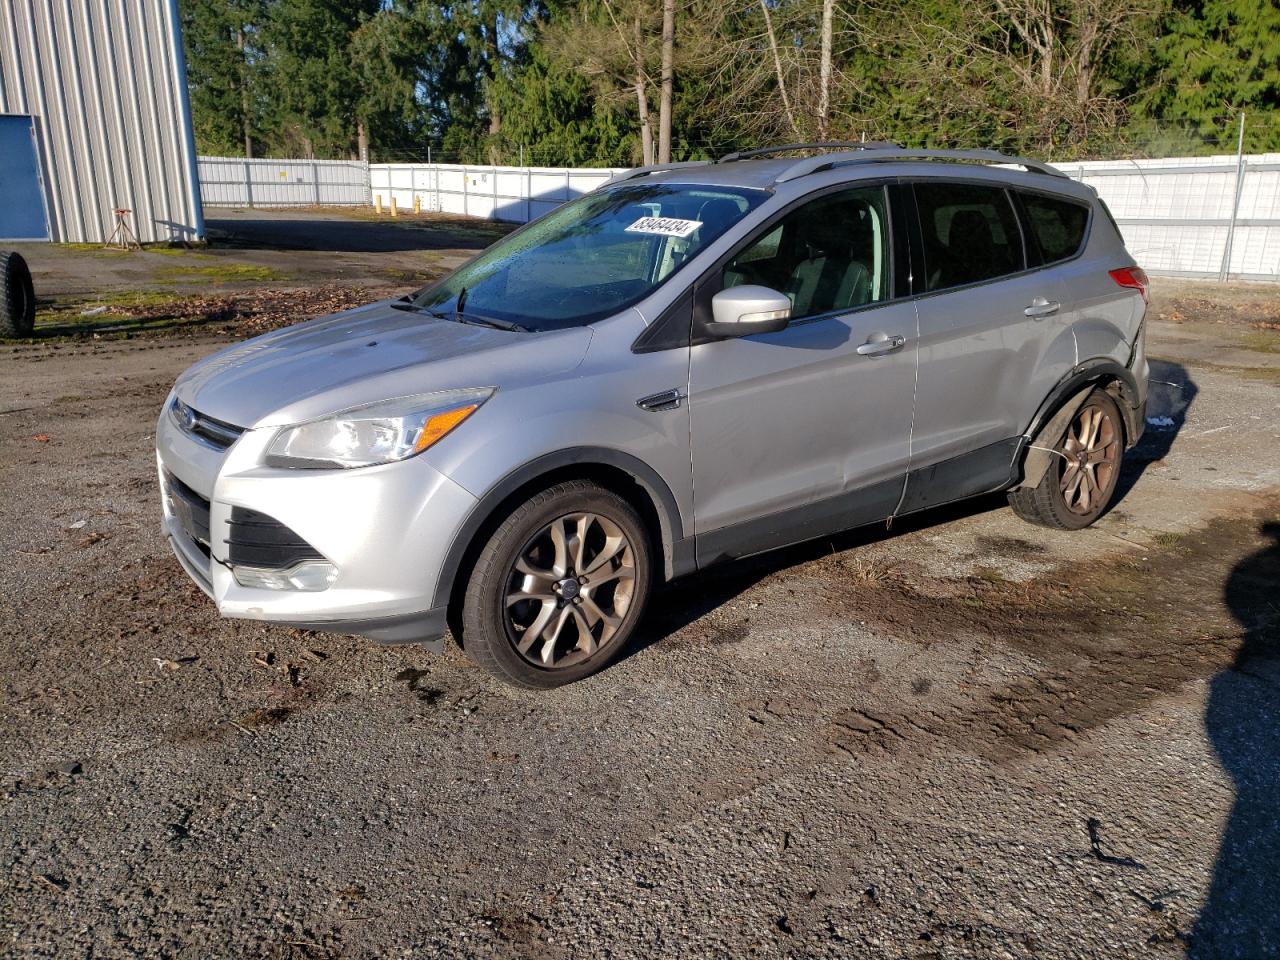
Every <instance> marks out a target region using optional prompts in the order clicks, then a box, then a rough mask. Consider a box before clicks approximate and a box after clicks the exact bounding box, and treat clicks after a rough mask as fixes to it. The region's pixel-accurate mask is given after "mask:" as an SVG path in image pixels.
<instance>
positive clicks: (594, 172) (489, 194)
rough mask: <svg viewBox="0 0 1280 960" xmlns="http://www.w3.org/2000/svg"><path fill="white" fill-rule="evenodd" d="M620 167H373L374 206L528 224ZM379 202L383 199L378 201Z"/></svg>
mask: <svg viewBox="0 0 1280 960" xmlns="http://www.w3.org/2000/svg"><path fill="white" fill-rule="evenodd" d="M622 169H624V168H618V169H610V168H607V167H591V168H573V167H484V166H462V165H456V164H447V163H435V164H426V163H413V164H402V163H374V164H370V166H369V177H370V186H369V192H370V193H371V194H372V195H373V197H372V201H371V202H373V203H378V202H381V203H382V204H383V205H384V206H388V207H389V206H390V205H391V201H392V200H393V199H394V200H395V203H396V206H397V207H398V208H399V209H401V210H412V209H413V206H414V200H415V199H416V200H417V201H418V203H419V204H420V206H421V208H422V209H423V210H428V211H432V212H436V213H460V214H464V215H466V216H471V217H486V218H489V219H493V220H509V221H512V222H514V223H528V222H529V221H530V220H534V219H536V218H538V217H540V216H542V215H543V214H544V213H546V212H547V211H548V210H554V209H555V208H556V207H558V206H560V204H562V203H564V202H565V201H566V200H572V199H573V198H574V197H580V196H582V195H583V194H584V193H590V192H591V191H592V190H594V189H595V188H596V187H598V186H600V185H601V184H602V183H604V182H605V181H606V180H608V179H609V178H610V177H612V176H614V175H615V174H617V173H621V172H622ZM379 198H381V199H380V200H379Z"/></svg>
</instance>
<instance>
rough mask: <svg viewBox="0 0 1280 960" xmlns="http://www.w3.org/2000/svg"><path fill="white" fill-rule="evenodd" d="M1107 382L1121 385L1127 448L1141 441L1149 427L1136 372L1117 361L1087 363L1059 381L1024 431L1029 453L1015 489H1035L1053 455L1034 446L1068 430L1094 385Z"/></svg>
mask: <svg viewBox="0 0 1280 960" xmlns="http://www.w3.org/2000/svg"><path fill="white" fill-rule="evenodd" d="M1104 379H1107V380H1112V381H1113V382H1114V383H1116V384H1117V385H1118V390H1117V391H1116V393H1118V396H1117V397H1116V400H1117V404H1116V405H1117V406H1118V407H1119V408H1120V416H1121V417H1122V418H1123V419H1124V436H1125V446H1126V447H1132V446H1133V445H1134V444H1135V443H1137V442H1138V440H1139V438H1141V436H1142V430H1143V427H1145V426H1146V424H1145V422H1144V420H1143V415H1142V410H1141V408H1140V405H1139V403H1138V396H1139V393H1138V381H1137V378H1136V377H1134V375H1133V371H1132V370H1130V369H1129V368H1128V367H1123V366H1121V365H1120V364H1119V363H1117V362H1116V361H1115V360H1109V359H1105V358H1099V359H1097V360H1087V361H1085V362H1084V363H1082V364H1079V365H1077V366H1076V367H1075V369H1073V370H1072V371H1071V372H1070V373H1068V374H1067V375H1066V376H1065V377H1063V378H1062V379H1061V380H1059V381H1058V384H1057V386H1055V387H1054V388H1053V390H1051V391H1050V392H1049V396H1048V397H1046V398H1045V400H1044V402H1043V403H1042V404H1040V408H1039V409H1038V410H1037V411H1036V414H1035V416H1034V417H1032V418H1031V423H1030V425H1029V426H1028V427H1027V429H1026V430H1025V431H1024V432H1023V436H1024V437H1025V438H1026V440H1027V447H1026V449H1027V454H1026V456H1025V458H1024V459H1023V462H1022V480H1021V481H1020V482H1019V483H1018V484H1017V485H1016V486H1018V487H1034V486H1036V485H1037V484H1038V483H1039V482H1040V479H1041V478H1042V477H1043V476H1044V472H1045V471H1046V470H1047V469H1049V462H1050V460H1051V459H1052V456H1053V455H1052V454H1051V453H1048V452H1047V451H1045V450H1042V449H1036V448H1035V447H1034V446H1032V444H1034V442H1035V440H1036V439H1037V438H1038V437H1040V436H1041V435H1049V436H1052V435H1055V432H1056V431H1060V430H1065V429H1066V426H1067V424H1068V423H1070V421H1071V418H1072V417H1073V416H1074V415H1075V413H1076V411H1077V410H1079V409H1080V406H1081V404H1083V403H1084V401H1085V398H1086V397H1087V396H1088V395H1089V393H1090V391H1092V390H1093V388H1094V385H1095V384H1097V382H1098V381H1099V380H1104Z"/></svg>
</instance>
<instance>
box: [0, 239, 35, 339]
mask: <svg viewBox="0 0 1280 960" xmlns="http://www.w3.org/2000/svg"><path fill="white" fill-rule="evenodd" d="M35 322H36V294H35V288H34V287H32V285H31V271H30V270H28V269H27V261H26V260H24V259H23V258H22V254H20V253H14V252H11V251H3V250H0V337H29V336H31V330H32V328H33V327H34V326H35Z"/></svg>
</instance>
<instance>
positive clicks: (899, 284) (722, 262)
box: [631, 177, 914, 353]
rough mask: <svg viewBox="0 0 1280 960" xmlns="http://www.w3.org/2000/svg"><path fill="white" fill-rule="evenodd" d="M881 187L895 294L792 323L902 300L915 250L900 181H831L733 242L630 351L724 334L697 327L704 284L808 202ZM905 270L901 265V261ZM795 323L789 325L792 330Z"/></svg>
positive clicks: (669, 347)
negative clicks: (711, 333)
mask: <svg viewBox="0 0 1280 960" xmlns="http://www.w3.org/2000/svg"><path fill="white" fill-rule="evenodd" d="M873 187H879V188H880V189H881V190H882V191H883V192H884V196H885V206H886V208H887V210H888V217H887V218H886V219H887V223H886V228H887V230H888V243H887V244H886V248H887V250H888V253H889V289H890V291H891V295H890V296H889V297H887V298H885V299H884V300H876V301H874V302H872V303H866V304H863V305H862V306H860V307H853V308H851V309H846V310H830V311H828V312H826V313H817V314H814V315H812V316H809V317H804V318H802V319H799V320H796V321H794V326H803V325H804V324H807V323H814V322H817V321H820V320H830V319H832V318H833V317H846V316H850V315H852V314H855V313H863V312H865V311H867V310H876V309H879V308H881V307H886V306H889V305H891V304H895V303H902V302H904V301H908V300H910V299H911V298H912V293H911V288H910V279H909V278H910V276H911V273H912V265H913V264H914V260H913V259H912V257H913V252H912V250H911V246H912V244H911V239H910V229H909V224H908V222H907V219H906V216H905V213H906V210H905V204H904V202H903V200H902V198H901V196H900V194H901V192H902V191H901V190H900V183H899V178H897V177H874V178H866V179H862V178H859V179H855V180H845V181H842V182H841V183H833V184H828V185H826V186H824V187H821V188H819V189H817V190H813V191H811V192H809V193H806V194H804V195H803V196H800V197H797V198H795V199H794V200H792V201H791V202H789V203H788V204H787V205H786V206H784V207H781V208H780V209H778V210H776V211H775V212H774V213H773V215H772V216H771V217H769V219H768V220H766V221H765V222H764V223H762V224H761V225H760V226H759V227H757V228H756V229H755V230H753V231H752V232H751V233H750V234H748V235H747V236H746V238H744V239H743V240H742V241H741V242H740V243H737V244H735V245H734V246H733V247H732V248H730V249H729V251H727V252H726V253H724V254H722V255H721V256H720V257H718V258H717V259H716V261H715V262H714V263H712V264H711V265H710V266H708V267H707V268H706V269H704V270H703V271H702V273H700V274H698V275H697V277H696V278H694V280H693V281H692V282H690V283H689V285H688V286H687V287H686V288H685V290H684V292H683V293H682V294H681V295H680V296H679V297H677V298H676V299H675V300H674V301H672V303H671V305H670V306H668V307H667V309H666V310H664V311H663V312H662V314H661V315H660V316H659V317H658V318H657V319H656V320H654V321H653V323H651V324H649V326H648V327H646V328H645V329H644V332H643V333H641V334H640V336H638V337H637V338H636V339H635V341H634V342H633V343H632V344H631V352H632V353H655V352H657V351H659V350H674V349H680V348H682V347H696V346H699V345H700V344H704V343H712V342H715V341H718V340H721V339H723V338H721V337H711V336H706V335H705V334H704V335H698V334H696V333H695V329H694V328H695V327H696V326H697V322H698V319H699V317H698V314H699V312H700V311H699V306H700V301H702V299H703V298H704V297H705V298H706V300H705V302H706V304H707V307H708V308H709V303H710V297H709V296H706V294H705V293H704V291H703V287H704V286H705V285H706V284H708V283H712V282H713V281H716V280H717V279H721V280H722V278H723V273H724V268H725V267H726V266H727V265H728V263H729V261H730V260H732V259H733V258H734V257H736V256H737V255H738V254H739V253H741V252H742V251H743V250H745V249H747V248H748V247H749V246H751V245H752V244H753V243H756V242H757V241H759V240H761V239H762V238H764V237H765V236H767V235H768V233H769V232H770V231H771V230H772V229H773V228H774V227H776V226H777V225H778V223H779V222H780V221H781V220H782V219H783V218H785V217H786V216H788V215H789V214H791V213H792V212H794V211H795V210H797V209H798V208H800V207H801V206H804V205H805V204H807V203H810V202H812V201H814V200H820V199H821V198H822V197H825V196H828V195H830V194H833V193H844V192H846V191H848V190H860V189H871V188H873ZM904 264H905V265H906V269H903V265H904ZM720 289H723V287H720V288H719V289H717V290H715V291H714V292H713V293H712V294H711V295H712V296H714V294H715V293H718V292H719V290H720ZM792 325H793V324H788V329H789V328H790V327H791V326H792Z"/></svg>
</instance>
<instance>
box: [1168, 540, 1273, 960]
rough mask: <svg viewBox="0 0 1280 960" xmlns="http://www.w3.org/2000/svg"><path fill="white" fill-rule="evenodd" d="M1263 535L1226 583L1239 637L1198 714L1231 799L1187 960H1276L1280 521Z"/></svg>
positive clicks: (1212, 683)
mask: <svg viewBox="0 0 1280 960" xmlns="http://www.w3.org/2000/svg"><path fill="white" fill-rule="evenodd" d="M1262 532H1263V534H1264V535H1265V536H1266V537H1267V538H1268V539H1269V540H1270V543H1269V544H1268V545H1267V546H1266V547H1264V548H1263V549H1262V550H1259V551H1258V552H1257V553H1254V554H1251V555H1250V556H1248V557H1246V558H1245V559H1244V560H1242V561H1241V562H1240V563H1239V564H1237V565H1236V567H1235V569H1234V570H1232V572H1231V576H1230V577H1229V578H1228V580H1227V584H1226V587H1225V590H1224V596H1225V600H1226V604H1227V607H1228V608H1229V609H1230V610H1231V614H1232V616H1234V617H1235V618H1236V620H1238V621H1239V623H1240V625H1241V626H1242V627H1243V628H1244V640H1243V642H1242V643H1241V645H1240V649H1239V651H1238V652H1237V653H1236V657H1235V662H1234V663H1233V664H1232V665H1231V667H1230V668H1229V669H1227V670H1224V671H1223V672H1222V673H1219V674H1218V675H1217V676H1216V677H1214V679H1213V680H1212V681H1211V683H1210V689H1209V703H1208V707H1207V709H1206V711H1205V728H1206V730H1207V731H1208V734H1209V740H1210V742H1211V743H1212V744H1213V748H1214V751H1215V752H1216V753H1217V755H1218V760H1219V762H1220V763H1221V764H1222V768H1223V769H1224V770H1225V771H1226V772H1227V774H1228V775H1229V776H1230V777H1231V779H1232V781H1233V782H1234V784H1235V791H1236V798H1235V804H1234V805H1233V806H1232V808H1231V816H1230V819H1229V820H1228V821H1227V827H1226V830H1225V831H1224V832H1223V835H1222V843H1221V846H1220V847H1219V850H1218V860H1217V863H1216V864H1215V865H1214V871H1213V881H1212V884H1211V886H1210V888H1209V896H1208V898H1207V899H1206V901H1205V905H1204V909H1203V910H1202V911H1201V912H1200V916H1199V918H1198V919H1197V920H1196V924H1195V929H1194V932H1193V934H1192V941H1191V948H1190V951H1189V955H1190V956H1191V957H1193V958H1196V960H1210V958H1215V960H1216V958H1228V957H1231V958H1235V957H1239V958H1255V957H1276V956H1280V598H1278V596H1280V595H1278V593H1277V590H1276V586H1277V584H1280V523H1268V524H1265V525H1264V526H1263V528H1262Z"/></svg>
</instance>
